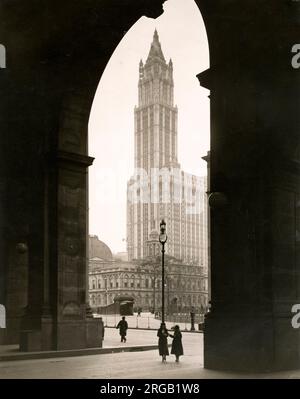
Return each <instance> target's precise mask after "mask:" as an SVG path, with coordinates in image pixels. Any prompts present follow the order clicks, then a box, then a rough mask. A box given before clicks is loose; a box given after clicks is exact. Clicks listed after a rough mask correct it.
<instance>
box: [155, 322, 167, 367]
mask: <svg viewBox="0 0 300 399" xmlns="http://www.w3.org/2000/svg"><path fill="white" fill-rule="evenodd" d="M168 335H169V333H168V330H167V327H166V325H165V323H161V325H160V328H159V330H158V331H157V336H158V350H159V355H160V356H161V357H162V362H165V361H166V356H169V348H168Z"/></svg>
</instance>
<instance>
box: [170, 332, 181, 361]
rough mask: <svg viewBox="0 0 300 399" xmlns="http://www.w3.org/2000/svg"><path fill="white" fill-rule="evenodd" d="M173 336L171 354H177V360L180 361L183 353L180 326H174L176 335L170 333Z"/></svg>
mask: <svg viewBox="0 0 300 399" xmlns="http://www.w3.org/2000/svg"><path fill="white" fill-rule="evenodd" d="M169 336H170V337H172V338H173V342H172V348H171V354H172V355H175V356H176V360H175V361H176V362H179V356H182V355H183V346H182V334H181V331H180V328H179V326H177V325H176V326H175V327H174V335H172V334H169Z"/></svg>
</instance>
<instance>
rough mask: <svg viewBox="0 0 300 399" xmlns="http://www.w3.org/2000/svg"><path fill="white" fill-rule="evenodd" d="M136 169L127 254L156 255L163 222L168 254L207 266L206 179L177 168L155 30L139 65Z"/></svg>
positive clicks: (165, 73)
mask: <svg viewBox="0 0 300 399" xmlns="http://www.w3.org/2000/svg"><path fill="white" fill-rule="evenodd" d="M134 115H135V162H134V166H135V172H134V176H132V178H131V179H130V180H129V182H128V184H127V247H128V248H127V249H128V259H129V261H132V260H140V259H144V258H146V257H147V256H156V255H157V254H159V243H158V240H157V231H158V230H159V223H160V221H161V219H163V218H164V219H165V221H166V223H167V234H168V243H167V248H166V251H167V254H168V255H170V256H172V257H174V258H176V259H178V260H180V261H181V262H183V263H187V264H188V263H196V264H198V265H202V266H203V267H205V268H207V233H206V229H207V202H206V194H205V193H206V191H207V190H206V178H205V177H202V178H200V177H198V176H194V175H191V174H188V173H185V172H183V171H182V170H181V168H180V164H179V162H178V157H177V118H178V109H177V106H175V105H174V80H173V63H172V60H170V61H169V63H166V60H165V57H164V55H163V52H162V49H161V45H160V42H159V37H158V33H157V31H156V30H155V33H154V37H153V42H152V44H151V49H150V52H149V55H148V58H147V61H146V63H145V64H143V61H141V62H140V65H139V84H138V107H136V108H135V111H134Z"/></svg>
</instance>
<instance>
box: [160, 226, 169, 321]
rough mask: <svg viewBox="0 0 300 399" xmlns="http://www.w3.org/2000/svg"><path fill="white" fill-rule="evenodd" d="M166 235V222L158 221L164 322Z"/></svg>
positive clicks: (163, 316)
mask: <svg viewBox="0 0 300 399" xmlns="http://www.w3.org/2000/svg"><path fill="white" fill-rule="evenodd" d="M167 239H168V236H167V234H166V222H165V221H164V220H162V221H161V222H160V234H159V242H160V243H161V254H162V257H161V282H162V284H161V322H162V323H164V322H165V244H166V242H167Z"/></svg>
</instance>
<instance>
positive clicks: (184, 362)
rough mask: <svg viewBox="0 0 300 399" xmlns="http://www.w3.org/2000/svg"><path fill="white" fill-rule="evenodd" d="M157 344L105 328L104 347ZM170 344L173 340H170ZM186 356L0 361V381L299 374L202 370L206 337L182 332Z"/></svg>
mask: <svg viewBox="0 0 300 399" xmlns="http://www.w3.org/2000/svg"><path fill="white" fill-rule="evenodd" d="M153 343H157V337H156V331H151V330H150V331H149V330H129V331H128V341H127V342H126V344H121V342H120V339H119V335H118V331H117V330H116V329H115V328H114V329H111V328H107V329H106V337H105V341H104V347H116V346H118V347H119V346H124V347H125V346H132V345H133V344H134V345H139V344H141V345H142V344H146V345H147V344H153ZM170 343H171V339H170ZM183 345H184V356H183V357H182V358H181V361H180V363H175V361H174V360H175V359H174V356H173V355H170V356H169V357H168V358H167V363H165V364H164V363H162V362H161V359H160V357H159V355H158V350H151V351H146V352H120V353H113V354H102V355H90V356H80V357H69V358H56V359H43V360H22V361H10V362H0V379H2V378H8V379H15V378H21V379H27V378H33V379H38V378H46V379H47V378H60V379H63V378H73V379H74V378H76V379H84V378H87V379H90V378H95V379H101V380H106V379H131V378H137V379H139V378H145V379H204V378H206V379H214V378H226V379H232V378H265V379H273V378H290V379H299V378H300V370H299V371H288V372H280V373H272V374H245V373H241V374H237V373H229V372H228V373H224V372H217V371H212V370H205V369H203V335H202V334H199V333H189V332H183Z"/></svg>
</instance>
